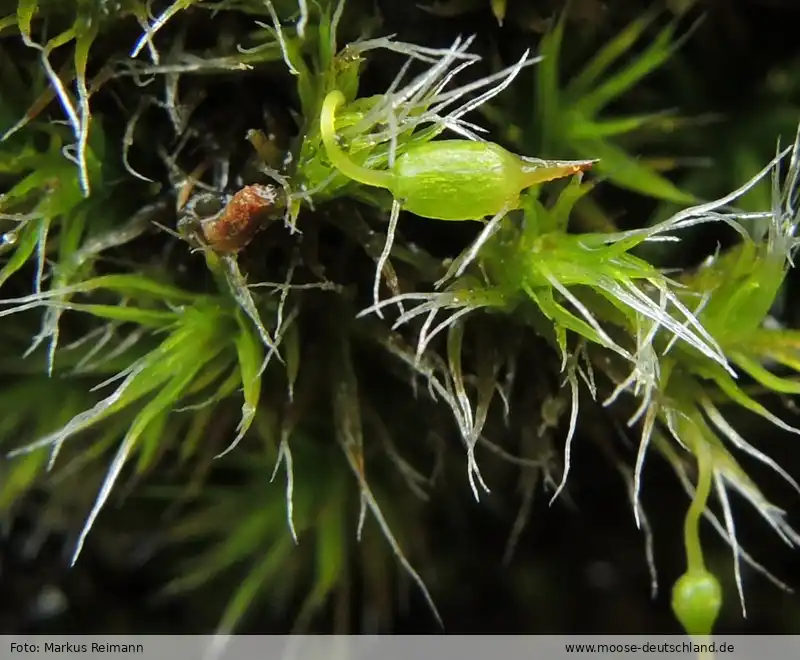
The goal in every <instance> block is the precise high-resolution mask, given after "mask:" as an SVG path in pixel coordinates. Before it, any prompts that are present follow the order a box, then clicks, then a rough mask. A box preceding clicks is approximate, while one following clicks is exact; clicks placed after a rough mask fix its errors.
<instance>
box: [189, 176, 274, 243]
mask: <svg viewBox="0 0 800 660" xmlns="http://www.w3.org/2000/svg"><path fill="white" fill-rule="evenodd" d="M282 214H283V204H282V202H281V200H280V196H279V193H278V190H277V188H275V187H274V186H268V185H260V184H253V185H249V186H245V187H244V188H242V189H241V190H239V191H238V192H237V193H236V194H234V195H233V196H232V197H231V198H230V200H229V201H228V203H227V204H226V205H225V207H224V208H223V209H222V210H221V211H220V212H219V213H217V214H215V215H214V216H212V217H210V218H205V219H202V220H201V222H200V228H201V231H202V234H203V238H204V239H205V241H206V243H207V244H208V245H209V246H210V247H211V248H212V249H213V250H215V251H216V252H238V251H239V250H241V249H243V248H244V247H246V246H247V245H248V244H249V243H250V241H251V240H253V237H254V236H255V235H256V234H257V233H258V232H259V231H260V230H262V229H264V227H266V226H267V225H268V224H269V223H270V222H271V221H272V220H274V219H276V218H278V217H280V216H281V215H282Z"/></svg>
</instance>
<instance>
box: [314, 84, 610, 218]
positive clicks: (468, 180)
mask: <svg viewBox="0 0 800 660" xmlns="http://www.w3.org/2000/svg"><path fill="white" fill-rule="evenodd" d="M344 100H345V99H344V95H343V94H342V93H341V92H339V91H338V90H334V91H332V92H330V93H329V94H328V96H327V97H325V101H324V102H323V104H322V112H321V116H320V133H321V135H322V142H323V144H324V145H325V149H326V151H327V153H328V158H329V159H330V161H331V163H332V164H333V165H334V166H335V167H336V168H337V169H339V170H340V171H341V172H342V173H343V174H344V175H345V176H347V177H349V178H351V179H353V180H354V181H358V182H360V183H363V184H366V185H369V186H375V187H378V188H385V189H387V190H389V191H390V192H391V193H392V195H393V196H394V198H395V199H396V200H397V201H398V202H399V203H400V206H401V207H402V208H404V209H406V210H407V211H411V212H412V213H414V214H416V215H419V216H421V217H423V218H431V219H434V220H482V219H483V218H485V217H487V216H493V215H496V214H497V213H500V212H501V211H503V209H506V210H512V209H515V208H518V207H519V195H520V193H521V192H522V191H523V190H525V189H526V188H529V187H531V186H534V185H537V184H540V183H544V182H546V181H552V180H553V179H559V178H562V177H566V176H571V175H573V174H577V173H578V172H582V171H585V170H586V169H588V168H589V167H591V166H592V165H593V164H594V163H595V162H596V161H593V160H587V161H545V160H539V159H533V158H530V159H526V158H522V157H521V156H518V155H516V154H513V153H511V152H510V151H507V150H506V149H503V148H502V147H501V146H499V145H497V144H493V143H491V142H475V141H472V140H437V141H434V142H427V143H425V144H422V145H417V146H412V147H411V148H409V149H408V150H407V151H405V152H404V153H403V154H401V155H400V156H399V157H398V158H397V160H396V161H395V164H394V167H392V168H391V169H389V170H371V169H369V168H366V167H362V166H360V165H358V164H356V163H354V162H353V161H352V160H351V159H350V158H349V157H348V156H347V154H345V152H344V151H343V150H342V149H341V148H340V147H339V145H338V144H337V142H336V130H335V116H336V109H337V108H338V107H339V106H340V105H341V104H342V103H344Z"/></svg>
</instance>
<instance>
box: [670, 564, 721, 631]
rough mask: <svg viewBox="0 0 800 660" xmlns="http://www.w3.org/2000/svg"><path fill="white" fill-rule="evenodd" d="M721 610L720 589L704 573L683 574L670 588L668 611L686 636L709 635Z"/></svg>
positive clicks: (705, 572) (703, 571)
mask: <svg viewBox="0 0 800 660" xmlns="http://www.w3.org/2000/svg"><path fill="white" fill-rule="evenodd" d="M721 608H722V587H721V586H720V584H719V580H717V578H716V577H714V575H713V574H711V573H709V572H708V571H707V570H697V569H695V570H689V571H686V573H684V574H683V575H682V576H681V577H680V578H678V580H677V582H675V586H674V587H673V588H672V611H673V612H674V613H675V616H676V618H677V619H678V621H680V623H681V625H682V626H683V628H684V630H686V632H687V633H688V634H689V635H692V636H706V635H710V634H711V631H712V630H713V628H714V624H715V623H716V621H717V617H718V616H719V612H720V609H721Z"/></svg>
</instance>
